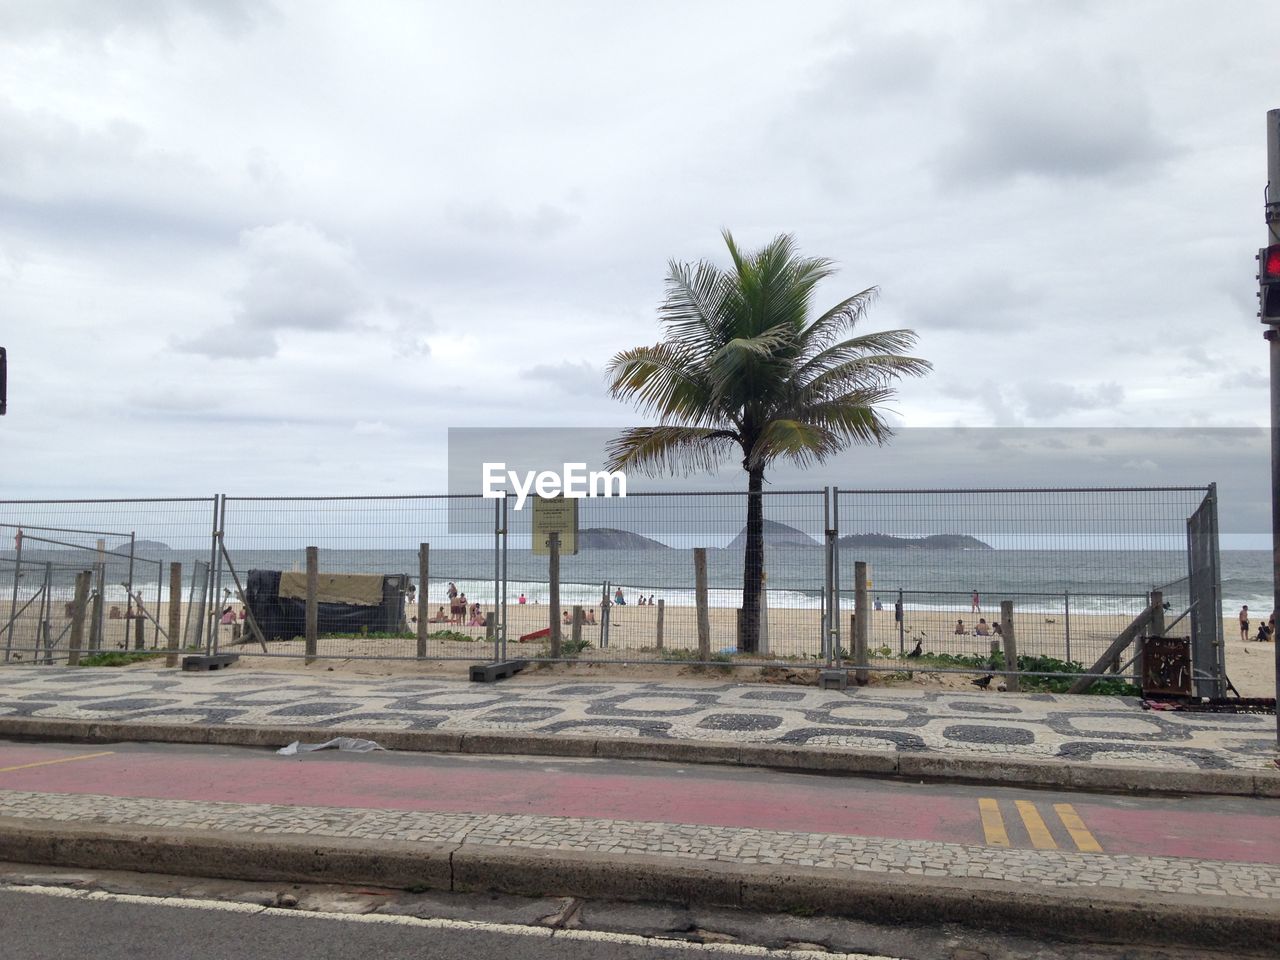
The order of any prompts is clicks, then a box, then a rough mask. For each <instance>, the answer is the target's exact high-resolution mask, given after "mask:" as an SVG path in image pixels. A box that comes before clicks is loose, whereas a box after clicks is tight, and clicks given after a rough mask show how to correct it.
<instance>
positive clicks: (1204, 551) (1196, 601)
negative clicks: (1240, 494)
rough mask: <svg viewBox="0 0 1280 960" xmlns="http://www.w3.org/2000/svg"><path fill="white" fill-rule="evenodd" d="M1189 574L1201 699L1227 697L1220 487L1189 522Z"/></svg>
mask: <svg viewBox="0 0 1280 960" xmlns="http://www.w3.org/2000/svg"><path fill="white" fill-rule="evenodd" d="M1187 572H1188V579H1189V583H1190V594H1191V663H1192V669H1193V670H1194V673H1195V694H1196V696H1198V697H1224V696H1226V694H1227V690H1226V663H1225V660H1226V657H1225V651H1224V648H1223V642H1222V595H1221V593H1220V592H1219V583H1220V577H1221V570H1220V568H1219V561H1218V488H1217V485H1216V484H1210V485H1209V491H1208V493H1206V494H1205V497H1204V500H1203V501H1201V503H1200V506H1199V507H1197V508H1196V511H1195V513H1193V514H1192V515H1191V516H1190V517H1189V518H1188V519H1187Z"/></svg>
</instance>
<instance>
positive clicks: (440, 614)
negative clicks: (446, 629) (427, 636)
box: [428, 607, 449, 623]
mask: <svg viewBox="0 0 1280 960" xmlns="http://www.w3.org/2000/svg"><path fill="white" fill-rule="evenodd" d="M428 622H429V623H448V622H449V615H448V614H447V613H445V612H444V607H436V615H435V616H434V617H432V618H431V619H430V620H429V621H428Z"/></svg>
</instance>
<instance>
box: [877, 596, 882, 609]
mask: <svg viewBox="0 0 1280 960" xmlns="http://www.w3.org/2000/svg"><path fill="white" fill-rule="evenodd" d="M876 609H877V610H883V609H884V604H883V603H881V602H880V598H879V597H876Z"/></svg>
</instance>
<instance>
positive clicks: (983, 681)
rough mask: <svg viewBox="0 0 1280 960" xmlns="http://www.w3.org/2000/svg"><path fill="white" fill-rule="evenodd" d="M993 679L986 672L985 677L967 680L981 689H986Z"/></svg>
mask: <svg viewBox="0 0 1280 960" xmlns="http://www.w3.org/2000/svg"><path fill="white" fill-rule="evenodd" d="M993 679H994V677H993V676H992V675H991V674H989V673H988V674H987V675H986V676H985V677H977V678H975V679H973V680H970V681H969V682H970V683H972V684H973V685H974V686H975V687H980V688H982V689H983V690H985V689H987V687H989V686H991V681H992V680H993Z"/></svg>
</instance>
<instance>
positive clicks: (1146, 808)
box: [0, 742, 1280, 864]
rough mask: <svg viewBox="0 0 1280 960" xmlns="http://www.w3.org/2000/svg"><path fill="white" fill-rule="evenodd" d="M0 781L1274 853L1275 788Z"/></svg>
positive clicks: (204, 765)
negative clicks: (1170, 790) (1175, 791)
mask: <svg viewBox="0 0 1280 960" xmlns="http://www.w3.org/2000/svg"><path fill="white" fill-rule="evenodd" d="M0 789H8V790H20V791H32V792H40V793H61V794H97V795H105V796H118V797H147V798H157V799H175V800H195V801H205V802H218V801H222V802H231V803H266V804H283V805H294V804H296V805H311V806H336V807H358V808H367V809H380V810H411V811H429V812H440V813H472V814H475V813H489V814H531V815H544V816H560V817H594V818H603V819H611V820H630V821H648V822H654V821H657V822H666V823H685V824H701V825H711V826H721V827H730V828H733V827H750V828H760V829H769V830H788V831H797V832H804V833H817V834H836V835H854V836H868V837H885V838H891V839H899V840H930V841H937V842H950V843H963V844H977V845H984V844H985V845H988V846H993V847H1012V848H1024V849H1059V850H1064V851H1080V852H1094V853H1097V852H1103V853H1107V854H1136V855H1149V856H1167V857H1184V858H1192V859H1203V860H1220V861H1234V862H1242V863H1269V864H1274V863H1277V862H1280V800H1260V799H1252V798H1230V797H1185V798H1167V797H1165V798H1161V797H1127V796H1112V795H1106V794H1079V793H1061V792H1057V791H1039V790H1028V789H1021V788H1004V787H995V786H984V785H962V784H920V783H905V782H901V781H893V780H877V779H871V778H851V777H825V776H816V775H812V774H795V773H787V772H784V771H772V770H759V769H742V768H734V767H713V766H706V767H697V766H678V765H673V764H666V763H652V762H647V761H626V760H581V759H563V758H529V757H498V756H483V757H479V756H466V755H457V754H400V753H390V752H386V753H372V754H352V753H337V752H333V751H323V752H317V753H311V754H304V755H301V756H298V757H280V756H277V755H275V754H274V753H273V752H270V751H266V750H251V749H247V748H213V747H200V746H190V745H180V744H134V743H131V744H118V745H110V746H103V747H93V748H89V747H86V746H84V745H77V744H43V743H39V744H37V743H12V742H3V743H0Z"/></svg>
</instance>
